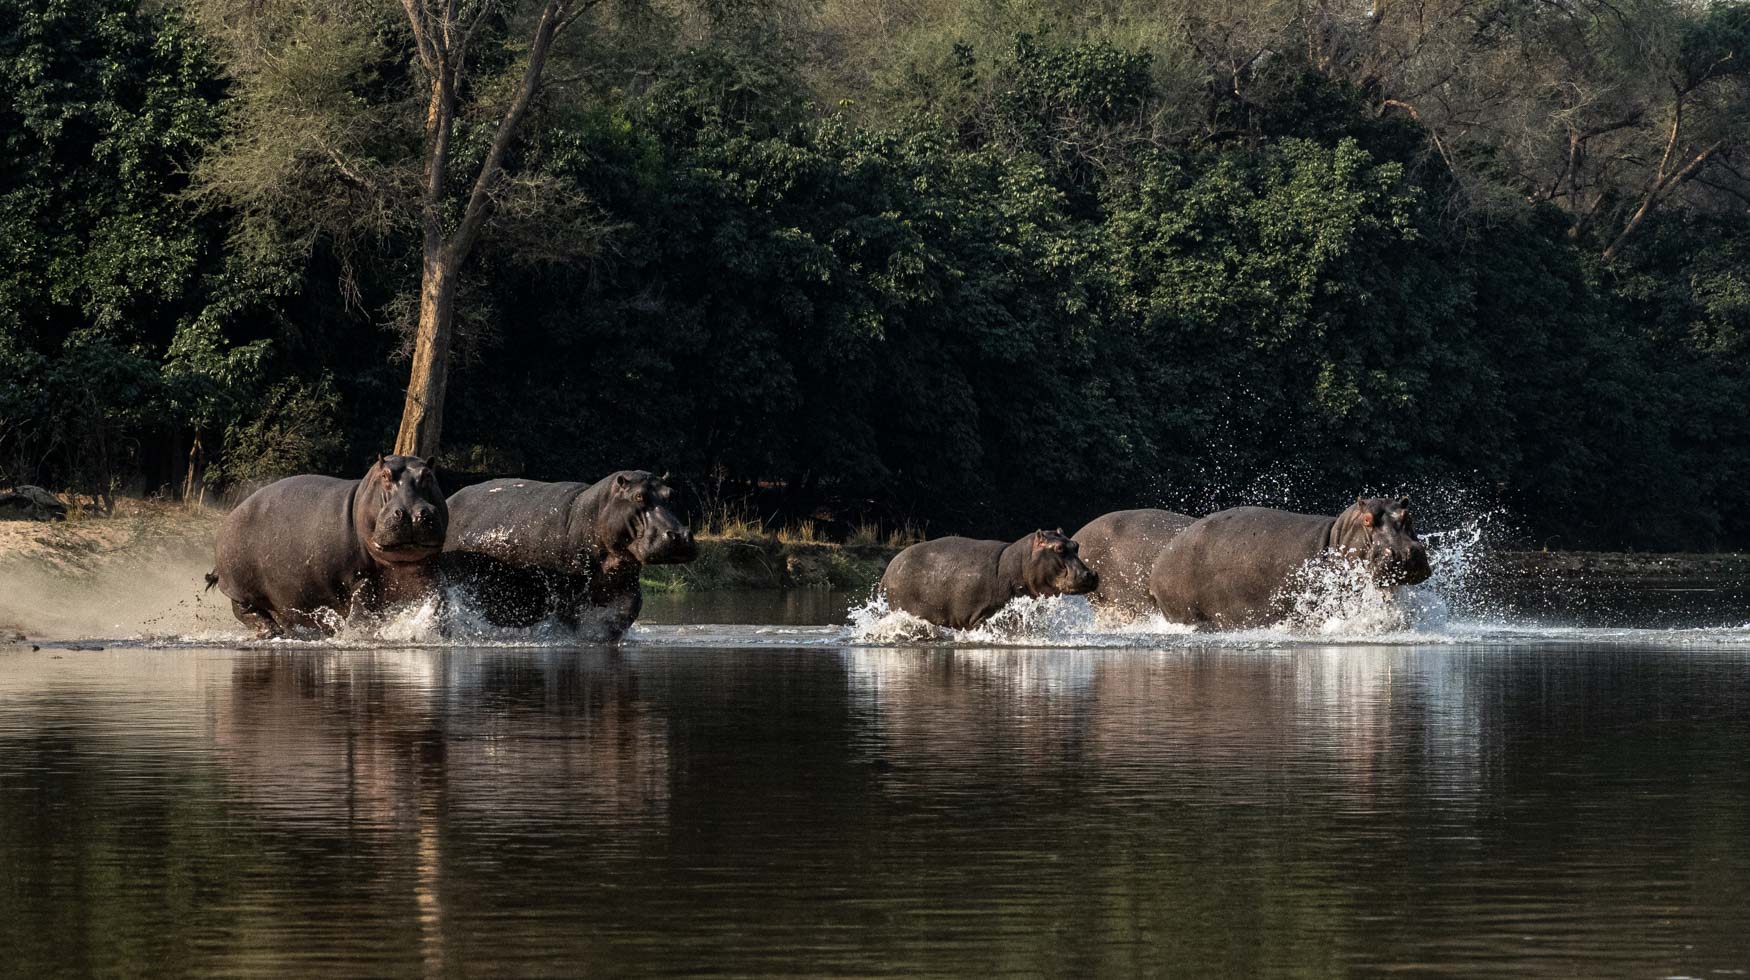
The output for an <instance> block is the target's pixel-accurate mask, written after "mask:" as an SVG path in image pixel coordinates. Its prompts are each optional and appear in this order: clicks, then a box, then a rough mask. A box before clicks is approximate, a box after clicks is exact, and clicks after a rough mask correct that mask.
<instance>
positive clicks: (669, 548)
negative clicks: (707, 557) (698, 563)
mask: <svg viewBox="0 0 1750 980" xmlns="http://www.w3.org/2000/svg"><path fill="white" fill-rule="evenodd" d="M630 550H631V551H632V553H633V557H635V558H637V559H638V561H639V562H641V563H643V564H645V565H684V564H686V563H687V562H690V561H692V560H693V559H694V558H697V557H698V556H699V545H698V542H697V541H695V540H694V538H693V536H692V534H691V533H688V532H684V531H682V532H675V534H674V536H673V537H669V538H666V539H664V540H661V541H658V542H655V543H649V542H644V541H639V542H637V543H635V544H634V545H633V547H632V548H631V549H630Z"/></svg>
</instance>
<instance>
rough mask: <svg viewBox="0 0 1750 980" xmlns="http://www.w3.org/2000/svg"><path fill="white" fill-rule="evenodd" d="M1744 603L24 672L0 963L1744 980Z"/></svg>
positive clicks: (1033, 627)
mask: <svg viewBox="0 0 1750 980" xmlns="http://www.w3.org/2000/svg"><path fill="white" fill-rule="evenodd" d="M1742 598H1743V597H1742V596H1725V597H1723V598H1722V596H1721V595H1719V594H1717V592H1713V593H1709V594H1708V595H1707V596H1705V597H1701V598H1700V599H1698V598H1696V597H1693V596H1692V597H1688V598H1685V597H1684V596H1678V595H1671V594H1664V595H1650V596H1642V597H1640V600H1641V604H1640V605H1639V606H1635V605H1634V604H1633V603H1628V604H1625V605H1620V606H1613V607H1612V608H1613V609H1615V610H1617V612H1616V614H1615V615H1611V616H1606V615H1604V614H1603V612H1601V611H1600V610H1598V609H1597V608H1596V607H1589V608H1588V609H1587V610H1582V611H1583V612H1587V614H1589V615H1593V616H1595V617H1596V619H1597V622H1600V623H1602V622H1606V621H1608V625H1586V624H1585V623H1575V622H1572V621H1571V620H1572V618H1573V614H1572V611H1571V610H1570V611H1569V612H1568V613H1562V612H1560V611H1556V612H1550V613H1547V614H1542V615H1541V618H1539V617H1529V616H1526V615H1524V614H1512V613H1509V614H1496V615H1491V616H1480V617H1477V618H1467V616H1468V615H1469V614H1468V613H1467V614H1455V613H1453V612H1451V611H1450V610H1435V611H1434V613H1433V614H1430V613H1429V612H1428V610H1426V609H1423V610H1421V611H1420V612H1419V613H1418V616H1422V617H1428V616H1430V615H1432V625H1430V623H1429V622H1427V621H1423V620H1417V621H1413V622H1410V623H1408V624H1407V625H1406V624H1391V623H1387V624H1385V625H1384V626H1383V627H1381V626H1379V625H1378V624H1363V626H1364V627H1365V628H1358V627H1356V626H1355V624H1354V623H1353V622H1351V623H1349V624H1348V625H1347V626H1345V625H1344V624H1342V623H1338V624H1336V626H1335V627H1330V628H1327V627H1328V626H1329V624H1316V623H1315V624H1314V625H1313V626H1312V627H1311V628H1309V629H1308V630H1305V631H1302V632H1294V631H1286V632H1283V631H1259V632H1257V633H1252V634H1242V635H1237V636H1219V635H1217V636H1210V635H1185V634H1181V633H1177V632H1174V631H1170V630H1162V629H1159V628H1152V629H1147V628H1145V629H1121V630H1115V629H1105V628H1101V627H1100V626H1099V624H1097V623H1091V622H1090V621H1089V620H1088V618H1087V617H1088V610H1087V609H1086V607H1085V605H1082V604H1080V601H1079V600H1056V601H1053V602H1050V603H1044V604H1040V605H1039V607H1038V608H1035V609H1031V610H1028V611H1026V613H1025V615H1022V616H1021V617H1020V618H1019V619H1017V620H1015V621H1013V622H1010V623H1008V624H1007V625H1006V626H1003V627H1000V628H995V629H992V630H989V631H983V632H980V633H978V634H974V635H964V636H929V635H918V634H916V633H915V632H912V633H908V632H907V631H906V630H905V629H898V628H895V627H894V624H893V623H892V622H891V619H892V617H883V616H881V615H880V610H879V609H878V608H876V609H870V608H867V607H863V606H862V604H861V603H859V602H857V601H854V600H851V599H848V598H846V597H840V596H830V595H823V594H805V595H798V594H792V595H789V596H758V597H754V596H734V595H723V596H690V597H669V598H660V597H659V598H654V599H653V600H652V601H651V603H650V608H649V616H648V619H647V621H646V622H644V623H641V624H640V625H639V627H638V628H637V629H636V630H635V631H634V633H633V635H632V637H631V638H630V640H629V641H628V642H627V643H625V644H624V645H622V646H621V647H619V648H604V647H585V648H574V647H566V646H563V645H558V644H555V645H548V646H518V645H514V644H512V643H508V642H504V641H498V642H495V643H494V644H493V645H489V646H469V645H449V644H448V643H446V642H442V641H428V642H423V643H421V644H420V645H417V646H412V647H403V646H396V645H394V644H392V643H386V642H383V641H377V642H368V643H367V642H356V643H346V642H343V643H338V644H323V643H270V644H253V645H252V644H244V643H240V642H238V641H237V639H235V638H233V639H226V638H225V637H224V636H223V635H220V636H218V637H212V636H206V637H198V638H193V639H191V638H188V637H178V636H157V637H146V638H143V639H142V638H139V637H133V638H121V639H117V638H108V639H98V640H91V639H89V638H88V639H85V640H81V641H60V642H55V643H47V642H44V643H41V644H40V645H41V648H40V649H37V650H32V649H31V648H30V646H29V645H28V644H21V645H20V644H15V645H11V646H0V974H5V975H9V976H20V977H41V976H53V975H91V974H102V975H128V974H136V975H138V974H154V975H164V974H175V975H205V976H216V975H224V976H270V975H271V976H312V975H318V974H324V973H325V974H329V975H333V976H362V975H385V976H479V975H567V976H577V975H605V976H625V975H651V974H673V973H689V974H718V975H741V976H747V975H756V976H764V975H772V974H808V975H855V976H872V975H892V974H908V975H909V974H934V975H944V976H968V975H982V974H994V973H1006V974H1023V975H1039V974H1053V975H1063V974H1071V975H1087V974H1112V975H1207V974H1220V975H1232V974H1245V975H1251V974H1259V973H1269V974H1289V975H1306V976H1329V975H1331V974H1334V973H1383V972H1421V973H1448V974H1456V975H1467V976H1474V975H1504V974H1515V973H1517V974H1538V975H1548V974H1562V975H1568V974H1572V975H1582V976H1604V975H1610V976H1617V975H1624V976H1647V977H1665V976H1697V977H1707V976H1741V975H1745V974H1746V972H1747V971H1750V627H1747V626H1746V625H1745V624H1746V622H1750V606H1742V605H1739V601H1740V600H1741V599H1742ZM1625 602H1626V600H1625ZM1684 602H1690V603H1691V604H1692V605H1691V607H1684V606H1683V603H1684ZM1697 602H1699V603H1701V604H1699V605H1695V603H1697ZM1582 605H1583V604H1582ZM1635 609H1641V610H1643V612H1641V613H1636V612H1634V611H1633V610H1635ZM1623 610H1628V611H1626V612H1625V611H1623ZM1734 616H1735V617H1736V618H1735V619H1734V618H1733V617H1734ZM1674 620H1675V622H1674ZM847 624H849V625H847ZM94 648H100V649H94Z"/></svg>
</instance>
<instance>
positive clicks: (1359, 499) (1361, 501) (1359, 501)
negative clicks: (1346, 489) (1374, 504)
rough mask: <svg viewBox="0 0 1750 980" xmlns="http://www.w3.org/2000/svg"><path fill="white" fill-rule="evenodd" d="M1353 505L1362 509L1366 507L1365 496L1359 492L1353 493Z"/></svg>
mask: <svg viewBox="0 0 1750 980" xmlns="http://www.w3.org/2000/svg"><path fill="white" fill-rule="evenodd" d="M1355 506H1357V507H1359V508H1361V509H1362V510H1366V509H1367V498H1366V497H1364V496H1362V495H1361V494H1356V495H1355Z"/></svg>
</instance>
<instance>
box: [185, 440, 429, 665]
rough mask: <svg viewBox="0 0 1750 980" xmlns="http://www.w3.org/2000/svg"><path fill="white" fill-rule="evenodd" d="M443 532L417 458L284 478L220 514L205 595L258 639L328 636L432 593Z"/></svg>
mask: <svg viewBox="0 0 1750 980" xmlns="http://www.w3.org/2000/svg"><path fill="white" fill-rule="evenodd" d="M448 528H449V509H448V507H447V506H446V505H445V503H444V494H443V490H442V489H441V488H439V487H438V480H437V473H436V472H435V471H434V470H433V469H432V467H431V465H430V464H428V463H427V462H426V461H425V460H423V459H420V458H419V457H417V456H383V457H379V458H378V459H377V461H376V462H375V463H373V464H371V468H370V469H369V470H366V471H365V475H364V478H363V479H359V480H341V479H336V478H335V477H330V476H312V475H305V476H293V477H287V478H286V479H284V480H279V481H277V482H275V483H270V484H268V485H267V486H265V487H262V488H261V489H260V490H257V491H255V492H254V493H252V494H250V495H249V496H248V497H247V498H246V499H245V500H244V501H243V503H241V504H239V505H238V506H237V509H236V510H233V511H231V513H230V514H228V515H226V516H225V521H224V523H223V524H222V525H220V527H219V534H218V538H217V540H216V541H215V542H214V546H213V551H214V557H215V559H216V562H215V564H216V566H217V567H215V568H214V570H213V571H212V573H211V574H209V575H207V588H208V589H211V588H213V586H215V585H216V586H218V588H219V591H220V592H222V593H224V594H225V596H226V597H227V598H229V599H230V600H231V611H232V612H233V613H234V614H235V615H236V616H237V619H238V620H240V621H241V622H242V623H243V624H244V625H246V626H250V627H253V628H254V629H255V631H256V633H257V634H258V635H260V636H262V637H264V638H265V637H272V636H283V635H285V634H287V633H291V632H293V631H295V630H315V631H318V632H321V633H324V634H328V635H332V634H333V633H334V632H335V630H336V628H337V626H338V624H339V623H340V622H341V621H343V620H345V619H348V618H350V617H351V616H353V615H354V614H356V613H359V612H370V613H381V612H383V611H385V610H387V609H389V608H391V607H393V606H396V605H401V604H406V603H411V602H415V601H418V600H419V599H421V598H423V597H425V596H427V595H430V594H432V592H433V590H434V589H435V587H436V585H437V564H436V560H437V558H438V556H439V555H440V554H441V553H442V552H443V547H444V535H445V533H446V532H447V530H448Z"/></svg>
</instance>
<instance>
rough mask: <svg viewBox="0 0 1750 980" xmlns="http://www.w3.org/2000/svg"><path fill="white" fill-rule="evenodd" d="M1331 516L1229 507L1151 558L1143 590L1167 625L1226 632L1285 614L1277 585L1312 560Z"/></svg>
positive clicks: (1319, 550) (1325, 540)
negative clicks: (1216, 628)
mask: <svg viewBox="0 0 1750 980" xmlns="http://www.w3.org/2000/svg"><path fill="white" fill-rule="evenodd" d="M1334 523H1335V519H1334V518H1330V517H1321V516H1318V515H1314V514H1295V513H1290V512H1289V511H1284V510H1272V509H1270V508H1266V507H1235V508H1233V509H1231V510H1224V511H1218V512H1216V513H1214V514H1210V515H1209V516H1208V517H1204V518H1200V519H1198V520H1196V521H1193V522H1192V523H1191V525H1190V526H1189V527H1187V528H1185V530H1183V531H1181V532H1179V534H1178V535H1176V536H1175V537H1174V538H1173V539H1172V540H1171V541H1169V542H1168V543H1167V545H1166V547H1164V548H1162V549H1161V553H1160V555H1159V556H1158V557H1157V558H1156V559H1155V563H1154V568H1153V569H1152V570H1151V571H1150V574H1149V592H1150V593H1151V595H1152V596H1153V598H1154V600H1155V604H1156V606H1157V607H1158V608H1159V610H1160V612H1161V615H1162V616H1164V617H1166V618H1167V620H1168V621H1170V622H1178V623H1190V624H1193V625H1200V626H1216V627H1220V628H1226V629H1233V628H1239V627H1249V626H1261V625H1264V624H1266V623H1270V622H1274V621H1276V620H1277V619H1278V618H1280V617H1281V616H1282V615H1283V614H1284V613H1285V612H1286V606H1285V604H1284V602H1283V600H1282V596H1281V592H1282V587H1283V586H1284V585H1285V584H1286V583H1287V582H1288V581H1289V579H1290V577H1291V576H1292V575H1293V574H1294V573H1295V571H1296V570H1298V569H1299V568H1300V567H1301V566H1303V565H1305V564H1306V562H1307V561H1308V560H1310V559H1313V558H1316V557H1318V556H1319V555H1320V554H1322V553H1323V552H1324V550H1325V547H1326V545H1327V543H1328V542H1329V539H1330V533H1331V527H1332V525H1333V524H1334Z"/></svg>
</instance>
